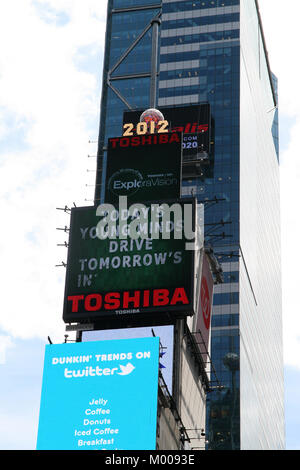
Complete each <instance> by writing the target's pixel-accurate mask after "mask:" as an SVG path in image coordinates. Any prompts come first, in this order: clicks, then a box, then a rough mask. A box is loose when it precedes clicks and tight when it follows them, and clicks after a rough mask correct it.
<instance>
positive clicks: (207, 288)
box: [195, 254, 214, 362]
mask: <svg viewBox="0 0 300 470" xmlns="http://www.w3.org/2000/svg"><path fill="white" fill-rule="evenodd" d="M213 290H214V280H213V277H212V273H211V270H210V266H209V262H208V260H207V256H206V255H205V254H204V255H203V264H202V277H201V286H200V293H199V295H200V299H199V302H198V312H197V323H196V331H197V332H198V331H200V332H201V334H196V335H195V337H196V338H195V339H196V341H197V343H198V347H199V349H200V352H201V355H202V359H203V361H204V362H206V360H207V351H208V346H209V335H210V324H211V312H212V302H213Z"/></svg>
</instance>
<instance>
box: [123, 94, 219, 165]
mask: <svg viewBox="0 0 300 470" xmlns="http://www.w3.org/2000/svg"><path fill="white" fill-rule="evenodd" d="M143 111H144V110H137V111H125V112H124V114H123V132H128V129H129V128H128V126H129V125H130V124H132V128H131V132H132V133H133V134H136V133H138V132H139V126H141V123H140V119H141V117H142V116H143ZM159 111H160V112H161V113H162V115H163V121H160V122H165V128H166V129H167V130H168V132H180V133H182V134H183V141H182V148H183V159H184V160H190V159H194V158H196V157H197V155H198V156H200V152H202V153H203V155H202V156H203V158H204V154H206V155H207V156H209V155H210V150H211V149H210V143H211V112H210V104H209V103H205V104H201V105H198V104H197V105H188V106H176V107H163V106H162V107H160V108H159ZM142 119H144V118H143V117H142ZM159 130H160V129H159ZM150 131H151V130H150Z"/></svg>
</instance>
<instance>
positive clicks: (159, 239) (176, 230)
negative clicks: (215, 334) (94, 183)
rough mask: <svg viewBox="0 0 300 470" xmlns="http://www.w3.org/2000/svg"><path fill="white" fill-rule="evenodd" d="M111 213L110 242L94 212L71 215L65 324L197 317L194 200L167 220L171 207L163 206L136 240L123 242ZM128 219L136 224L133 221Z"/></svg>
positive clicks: (178, 207) (177, 203) (181, 204)
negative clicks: (147, 317)
mask: <svg viewBox="0 0 300 470" xmlns="http://www.w3.org/2000/svg"><path fill="white" fill-rule="evenodd" d="M104 207H105V208H107V207H108V206H107V205H105V206H104ZM111 207H112V208H113V210H114V211H113V212H112V213H111V216H112V218H113V220H116V221H117V225H116V226H115V230H113V229H114V226H112V227H110V228H111V229H112V230H111V232H110V234H109V235H110V236H107V237H106V236H105V235H106V233H105V232H104V235H102V236H101V233H100V232H101V228H102V227H103V221H105V217H102V218H101V217H100V216H99V215H97V209H96V208H95V207H81V208H73V209H72V213H71V224H70V239H69V245H70V246H69V250H68V261H67V273H66V287H65V301H64V314H63V318H64V321H65V322H66V323H70V322H77V321H91V320H95V319H96V320H97V319H101V318H102V319H103V318H107V317H114V318H115V319H116V318H118V319H119V320H120V321H121V322H123V321H124V319H125V318H126V316H131V317H138V316H140V317H143V316H145V315H148V314H156V313H160V316H161V318H162V317H163V315H164V314H169V313H172V314H174V315H175V316H176V315H181V316H186V315H193V314H194V313H195V312H194V277H195V269H194V262H195V250H194V249H193V248H194V244H195V243H196V236H195V227H196V224H195V220H196V200H195V198H191V199H184V200H177V201H175V202H174V204H173V205H172V206H170V212H169V214H166V211H167V209H168V206H166V205H163V208H164V214H163V216H162V217H161V218H160V219H158V220H157V221H156V222H153V221H152V220H149V222H145V224H143V226H142V225H141V224H138V225H137V227H139V229H140V230H142V229H148V233H147V235H145V232H143V233H140V234H139V236H136V237H133V236H131V237H127V236H125V235H123V236H122V233H121V222H122V220H121V219H122V214H121V211H120V210H119V211H118V210H117V209H116V208H115V207H114V206H111ZM139 207H140V206H139ZM158 207H162V206H160V205H159V204H158ZM186 207H188V208H189V214H190V216H191V224H192V225H191V232H190V233H187V231H186V230H182V229H183V226H184V219H185V220H186V219H187V214H186V212H185V210H186ZM144 209H145V212H147V211H148V214H150V212H151V214H153V204H148V205H147V204H145V206H144ZM173 209H174V213H173ZM175 209H176V210H177V214H175ZM98 213H99V212H98ZM131 214H132V213H131ZM127 217H128V220H132V216H131V215H129V216H128V215H126V218H127ZM135 220H136V219H133V223H135ZM101 224H102V225H101ZM124 227H125V228H126V224H125V225H124ZM124 227H123V228H124ZM163 227H164V228H165V233H164V236H161V235H162V230H161V229H162V228H163ZM127 228H128V227H127ZM125 231H126V230H125ZM125 231H124V233H125ZM107 235H108V234H107Z"/></svg>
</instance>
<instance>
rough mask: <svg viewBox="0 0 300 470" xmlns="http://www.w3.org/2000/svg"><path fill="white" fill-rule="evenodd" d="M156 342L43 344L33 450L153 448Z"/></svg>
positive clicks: (154, 339) (154, 434)
mask: <svg viewBox="0 0 300 470" xmlns="http://www.w3.org/2000/svg"><path fill="white" fill-rule="evenodd" d="M158 365H159V338H139V339H123V340H111V341H93V342H88V343H73V344H71V343H68V344H59V345H47V346H46V351H45V361H44V372H43V383H42V395H41V404H40V417H39V428H38V437H37V450H115V449H118V450H155V448H156V424H157V393H158Z"/></svg>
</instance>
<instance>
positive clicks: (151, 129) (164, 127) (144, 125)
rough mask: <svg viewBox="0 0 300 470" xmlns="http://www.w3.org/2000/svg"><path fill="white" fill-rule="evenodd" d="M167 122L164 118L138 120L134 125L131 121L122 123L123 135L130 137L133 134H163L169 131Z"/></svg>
mask: <svg viewBox="0 0 300 470" xmlns="http://www.w3.org/2000/svg"><path fill="white" fill-rule="evenodd" d="M168 126H169V122H168V121H166V120H163V121H158V122H157V123H156V122H155V121H149V122H139V123H138V124H137V125H136V126H135V125H134V124H133V123H127V124H124V125H123V136H126V137H132V136H134V135H146V134H156V133H157V134H163V133H167V132H169V128H168Z"/></svg>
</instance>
